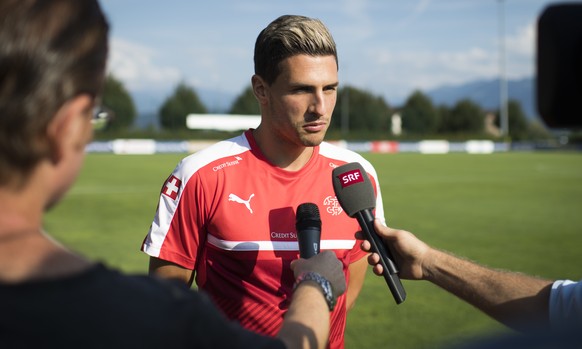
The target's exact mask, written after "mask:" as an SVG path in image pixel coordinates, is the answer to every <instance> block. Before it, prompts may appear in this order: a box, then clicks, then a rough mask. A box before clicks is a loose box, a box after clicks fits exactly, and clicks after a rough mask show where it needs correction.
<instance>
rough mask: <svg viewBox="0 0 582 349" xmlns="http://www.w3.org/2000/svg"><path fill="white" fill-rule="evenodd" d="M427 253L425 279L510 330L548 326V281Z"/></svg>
mask: <svg viewBox="0 0 582 349" xmlns="http://www.w3.org/2000/svg"><path fill="white" fill-rule="evenodd" d="M429 254H430V256H429V258H426V259H425V260H429V261H431V262H430V263H426V264H425V265H423V271H424V274H425V279H427V280H429V281H431V282H432V283H434V284H436V285H438V286H440V287H441V288H443V289H445V290H447V291H449V292H451V293H453V294H454V295H456V296H457V297H459V298H461V299H463V300H465V301H466V302H468V303H470V304H471V305H473V306H475V307H476V308H478V309H480V310H481V311H483V312H485V313H486V314H488V315H489V316H491V317H492V318H494V319H496V320H497V321H499V322H502V323H504V324H505V325H507V326H510V327H512V328H515V329H523V328H524V327H525V326H532V325H538V326H539V325H542V326H547V325H548V323H549V311H548V308H549V306H548V304H549V295H550V288H551V284H552V282H551V281H549V280H543V279H538V278H534V277H530V276H527V275H524V274H519V273H513V272H505V271H498V270H493V269H490V268H486V267H483V266H480V265H478V264H476V263H472V262H470V261H467V260H463V259H460V258H457V257H454V256H452V255H450V254H447V253H445V252H442V251H438V250H434V249H431V250H430V252H429ZM526 322H527V323H526Z"/></svg>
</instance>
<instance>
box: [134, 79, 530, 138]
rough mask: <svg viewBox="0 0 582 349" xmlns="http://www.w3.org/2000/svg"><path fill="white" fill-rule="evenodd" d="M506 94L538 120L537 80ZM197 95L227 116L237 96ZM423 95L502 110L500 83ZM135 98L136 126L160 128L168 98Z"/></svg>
mask: <svg viewBox="0 0 582 349" xmlns="http://www.w3.org/2000/svg"><path fill="white" fill-rule="evenodd" d="M507 90H508V98H509V99H515V100H517V101H518V102H519V103H520V104H521V107H522V110H523V112H524V113H525V115H526V117H527V118H528V119H530V120H533V119H536V118H537V115H538V113H537V111H536V106H535V80H534V79H533V78H524V79H519V80H508V81H507ZM196 93H198V96H199V97H200V99H201V100H202V102H203V103H204V105H206V106H207V108H208V109H209V110H210V112H211V113H224V112H225V111H226V110H228V109H229V108H230V105H231V104H232V102H233V101H234V99H235V98H236V96H235V95H232V94H229V93H226V92H221V91H214V90H206V89H196ZM423 93H425V94H426V95H427V96H428V97H430V98H431V100H432V101H433V104H434V105H435V106H438V105H447V106H453V105H454V104H455V103H457V101H459V100H461V99H464V98H468V99H470V100H472V101H474V102H475V103H477V104H478V105H480V106H481V108H483V109H486V110H491V111H494V110H498V109H499V99H500V97H499V79H491V80H476V81H472V82H468V83H464V84H460V85H445V86H440V87H437V88H434V89H431V90H427V91H423ZM132 97H133V98H134V102H135V104H136V106H137V109H138V114H139V116H138V119H137V122H136V126H137V127H138V128H142V127H146V126H148V125H151V124H154V125H157V117H156V116H155V115H156V114H157V112H158V110H159V108H160V106H161V104H162V103H163V102H164V100H165V99H166V98H167V97H168V96H167V95H160V94H156V93H153V92H138V93H133V94H132ZM388 103H391V101H388Z"/></svg>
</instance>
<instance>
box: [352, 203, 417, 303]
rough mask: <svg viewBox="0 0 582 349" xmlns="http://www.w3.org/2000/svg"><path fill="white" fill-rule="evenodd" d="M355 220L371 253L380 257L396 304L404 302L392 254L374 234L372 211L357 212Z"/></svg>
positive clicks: (403, 291) (404, 292)
mask: <svg viewBox="0 0 582 349" xmlns="http://www.w3.org/2000/svg"><path fill="white" fill-rule="evenodd" d="M356 219H357V220H358V223H360V227H361V228H362V231H363V232H364V234H366V238H367V240H368V241H370V243H371V244H372V251H373V252H376V253H378V255H379V256H380V263H381V264H382V275H383V276H384V280H386V284H387V285H388V288H390V291H391V292H392V296H393V297H394V300H395V301H396V304H400V303H402V302H404V300H405V299H406V291H405V290H404V286H402V282H401V281H400V277H398V268H396V264H395V263H394V257H392V254H391V253H390V251H389V250H388V249H387V247H386V246H385V245H384V241H383V240H382V238H381V237H380V236H379V235H378V233H376V229H374V216H373V215H372V211H371V210H369V209H366V210H361V211H358V212H356Z"/></svg>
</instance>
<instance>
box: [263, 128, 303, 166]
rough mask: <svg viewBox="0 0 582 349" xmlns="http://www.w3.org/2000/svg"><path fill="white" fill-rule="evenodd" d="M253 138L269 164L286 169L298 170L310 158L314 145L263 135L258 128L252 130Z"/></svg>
mask: <svg viewBox="0 0 582 349" xmlns="http://www.w3.org/2000/svg"><path fill="white" fill-rule="evenodd" d="M253 138H254V139H255V142H256V144H257V146H258V147H259V149H260V150H261V152H262V153H263V155H264V156H265V158H267V160H269V162H270V163H271V164H273V165H274V166H276V167H279V168H281V169H283V170H286V171H292V172H294V171H299V170H301V169H302V168H303V167H304V166H305V165H306V164H307V163H308V162H309V160H310V159H311V156H312V155H313V151H314V147H307V146H304V145H295V144H291V143H288V142H285V141H282V140H279V139H275V138H273V137H269V135H265V133H264V132H261V130H260V128H258V129H256V130H253Z"/></svg>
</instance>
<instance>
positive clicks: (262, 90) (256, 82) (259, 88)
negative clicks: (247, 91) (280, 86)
mask: <svg viewBox="0 0 582 349" xmlns="http://www.w3.org/2000/svg"><path fill="white" fill-rule="evenodd" d="M251 84H252V86H253V93H254V94H255V97H256V98H257V100H258V101H259V104H261V105H265V104H267V91H268V87H269V86H268V85H267V83H266V82H265V80H263V78H261V77H260V76H258V75H257V74H255V75H253V77H252V78H251Z"/></svg>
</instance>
